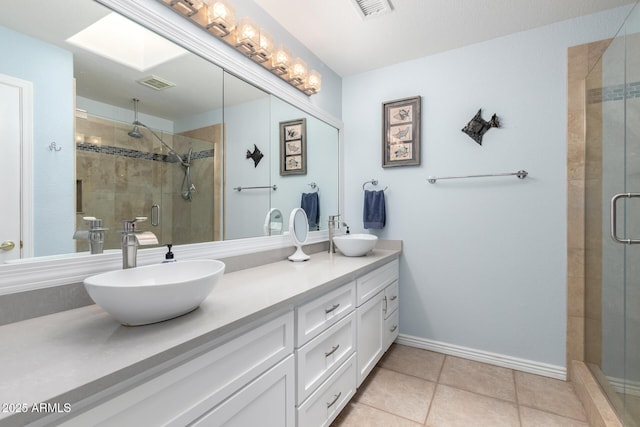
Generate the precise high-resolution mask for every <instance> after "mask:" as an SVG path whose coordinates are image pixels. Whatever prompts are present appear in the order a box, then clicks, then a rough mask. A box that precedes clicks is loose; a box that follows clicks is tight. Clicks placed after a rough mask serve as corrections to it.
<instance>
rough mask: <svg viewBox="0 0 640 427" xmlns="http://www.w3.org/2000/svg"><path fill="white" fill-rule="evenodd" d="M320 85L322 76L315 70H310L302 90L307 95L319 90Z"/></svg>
mask: <svg viewBox="0 0 640 427" xmlns="http://www.w3.org/2000/svg"><path fill="white" fill-rule="evenodd" d="M321 87H322V76H320V73H318V72H317V71H316V70H311V71H310V72H309V75H308V76H307V80H306V82H305V84H304V89H303V92H304V93H306V94H307V95H313V94H314V93H318V92H320V88H321Z"/></svg>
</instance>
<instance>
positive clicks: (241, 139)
mask: <svg viewBox="0 0 640 427" xmlns="http://www.w3.org/2000/svg"><path fill="white" fill-rule="evenodd" d="M269 99H270V97H269V96H268V95H266V94H265V96H264V97H263V98H261V99H258V100H256V101H251V102H245V103H243V104H238V105H233V106H225V108H224V123H225V157H224V162H225V201H224V204H225V208H224V219H225V236H224V237H225V239H239V238H244V237H255V236H262V235H263V225H264V218H265V216H266V214H267V212H269V207H270V199H269V198H270V196H271V193H272V191H271V190H268V189H257V190H245V191H240V192H238V191H235V190H234V189H233V188H234V187H239V186H241V187H255V186H266V185H270V183H269V177H270V172H269V156H274V155H275V156H277V153H276V154H274V153H272V152H270V151H269V135H270V133H269V130H270V115H269V103H270V101H269ZM247 117H251V126H247V123H248V122H247ZM254 144H255V145H256V146H257V147H258V148H259V149H260V151H262V153H263V154H264V156H265V157H264V158H262V160H261V161H260V163H258V165H257V166H254V162H253V160H251V159H247V158H246V153H247V150H250V151H253V149H254V148H253V145H254Z"/></svg>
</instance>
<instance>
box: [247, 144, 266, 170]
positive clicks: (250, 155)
mask: <svg viewBox="0 0 640 427" xmlns="http://www.w3.org/2000/svg"><path fill="white" fill-rule="evenodd" d="M263 157H264V154H262V151H260V149H259V148H258V147H257V146H256V144H253V152H251V151H249V150H247V159H252V160H253V163H254V166H253V167H254V168H257V167H258V163H260V160H262V158H263Z"/></svg>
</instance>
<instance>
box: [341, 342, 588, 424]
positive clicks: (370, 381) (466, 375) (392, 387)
mask: <svg viewBox="0 0 640 427" xmlns="http://www.w3.org/2000/svg"><path fill="white" fill-rule="evenodd" d="M352 426H353V427H377V426H380V427H419V426H429V427H443V426H447V427H457V426H461V427H469V426H472V427H482V426H491V427H498V426H522V427H534V426H539V427H555V426H561V427H574V426H575V427H587V426H588V423H587V420H586V415H585V411H584V408H583V407H582V404H581V403H580V401H579V400H578V398H577V396H576V394H575V392H574V391H573V386H572V385H571V384H570V383H567V382H564V381H560V380H555V379H551V378H546V377H541V376H538V375H532V374H527V373H524V372H519V371H514V370H512V369H507V368H501V367H497V366H493V365H487V364H484V363H480V362H474V361H470V360H466V359H461V358H458V357H453V356H445V355H443V354H439V353H434V352H431V351H427V350H422V349H418V348H413V347H407V346H403V345H398V344H394V345H393V346H392V347H391V348H390V349H389V351H388V352H387V354H386V355H385V356H384V357H383V358H382V360H381V361H380V363H378V366H377V367H376V368H374V370H373V372H371V374H370V375H369V377H368V378H367V379H366V380H365V382H364V383H363V384H362V386H361V387H360V389H359V390H358V393H357V394H356V395H355V396H354V398H353V400H352V401H351V402H350V403H349V405H347V407H346V408H345V409H344V410H343V411H342V413H341V414H340V416H339V417H338V418H337V419H336V421H335V422H334V423H333V424H332V425H331V427H352Z"/></svg>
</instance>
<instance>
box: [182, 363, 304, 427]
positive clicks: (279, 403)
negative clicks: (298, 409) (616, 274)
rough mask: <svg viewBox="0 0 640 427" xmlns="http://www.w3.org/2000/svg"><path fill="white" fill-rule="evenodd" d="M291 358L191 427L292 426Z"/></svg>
mask: <svg viewBox="0 0 640 427" xmlns="http://www.w3.org/2000/svg"><path fill="white" fill-rule="evenodd" d="M294 375H295V374H294V361H293V356H290V357H288V358H287V359H285V360H284V361H282V362H280V363H279V364H278V365H276V366H275V367H274V368H272V369H271V370H269V371H267V372H266V373H265V374H263V375H262V376H261V377H259V378H258V379H256V380H255V381H253V382H251V384H249V385H247V386H246V387H245V388H243V389H242V390H240V391H239V392H238V393H236V394H234V395H233V396H232V397H231V398H229V399H227V400H225V401H224V403H222V404H220V405H219V406H217V407H216V408H214V409H213V410H212V411H210V412H208V413H207V414H205V415H204V416H203V417H202V418H200V419H198V420H197V421H196V422H194V423H193V424H189V425H190V426H191V427H218V426H225V427H247V426H260V427H293V423H294V420H295V405H294V400H293V390H294V381H293V377H294Z"/></svg>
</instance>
